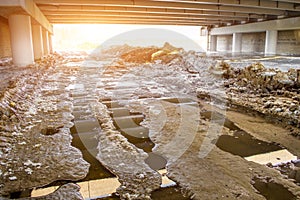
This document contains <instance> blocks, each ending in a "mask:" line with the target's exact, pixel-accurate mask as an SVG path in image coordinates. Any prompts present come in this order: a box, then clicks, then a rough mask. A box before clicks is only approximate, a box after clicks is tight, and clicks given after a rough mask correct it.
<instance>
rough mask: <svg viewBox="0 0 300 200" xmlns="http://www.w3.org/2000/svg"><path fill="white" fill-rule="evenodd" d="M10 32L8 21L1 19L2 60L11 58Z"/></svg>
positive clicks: (0, 45) (0, 52)
mask: <svg viewBox="0 0 300 200" xmlns="http://www.w3.org/2000/svg"><path fill="white" fill-rule="evenodd" d="M11 56H12V53H11V46H10V32H9V27H8V20H7V19H5V18H3V17H0V58H4V57H11Z"/></svg>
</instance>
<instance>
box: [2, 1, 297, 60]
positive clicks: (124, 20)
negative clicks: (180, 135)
mask: <svg viewBox="0 0 300 200" xmlns="http://www.w3.org/2000/svg"><path fill="white" fill-rule="evenodd" d="M0 16H1V17H0V18H1V20H0V23H1V25H3V26H2V28H1V29H2V30H1V31H2V32H3V33H7V30H9V31H10V33H7V34H2V35H1V38H0V40H1V41H3V42H2V45H1V46H0V49H2V51H4V50H3V49H11V52H12V53H11V54H12V56H13V57H14V62H15V63H16V64H20V65H22V64H28V63H32V62H34V59H39V58H40V57H41V56H42V55H45V54H47V53H49V52H51V51H52V48H51V36H52V32H53V31H52V24H82V23H85V24H93V23H96V24H149V25H180V26H184V25H186V26H199V28H200V27H201V29H202V30H203V29H204V30H205V33H206V34H207V36H208V47H207V49H208V50H211V51H215V50H218V49H219V48H218V47H217V43H219V47H220V41H219V42H218V40H220V38H222V37H223V36H228V35H231V36H230V37H231V39H228V41H227V43H228V44H229V43H230V45H232V47H231V46H230V45H227V47H226V48H225V49H223V50H230V51H233V52H240V51H242V47H241V46H242V45H241V39H242V35H243V34H244V35H245V34H246V33H252V32H253V33H256V32H265V34H266V36H265V43H266V45H267V44H268V45H271V46H266V47H265V53H276V45H274V44H273V43H274V41H277V35H278V33H277V32H278V31H283V30H294V31H296V32H295V34H294V35H296V36H297V34H298V32H297V30H299V29H300V28H299V26H300V25H299V24H300V21H299V17H300V1H299V0H113V1H107V0H85V1H81V0H3V1H1V2H0ZM21 29H22V30H23V32H24V33H22V34H20V31H18V30H21ZM26 30H27V33H26ZM268 31H269V32H268ZM270 31H273V32H270ZM6 35H8V36H6ZM267 36H268V37H267ZM4 37H6V38H5V39H3V38H4ZM7 37H9V38H7ZM218 37H219V39H218ZM5 41H11V42H10V43H9V44H8V43H7V42H6V43H5ZM231 43H232V44H231ZM275 43H276V42H275ZM30 44H31V45H30ZM3 46H4V47H3ZM22 46H24V47H23V48H22ZM28 47H30V48H32V50H30V51H27V52H29V53H28V55H27V56H26V57H22V58H21V57H20V55H18V54H19V53H18V52H24V50H25V48H28ZM0 54H1V55H0V56H1V57H3V56H5V55H6V54H5V53H1V52H0ZM7 55H9V53H8V54H7ZM18 58H19V59H18ZM25 58H26V59H25ZM19 60H22V62H21V61H19ZM24 60H27V61H26V62H24Z"/></svg>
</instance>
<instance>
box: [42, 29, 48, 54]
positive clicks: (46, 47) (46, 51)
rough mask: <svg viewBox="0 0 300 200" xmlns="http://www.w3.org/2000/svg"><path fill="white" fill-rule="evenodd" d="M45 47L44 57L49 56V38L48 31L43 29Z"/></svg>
mask: <svg viewBox="0 0 300 200" xmlns="http://www.w3.org/2000/svg"><path fill="white" fill-rule="evenodd" d="M43 47H44V55H48V54H49V38H48V31H47V30H45V29H43Z"/></svg>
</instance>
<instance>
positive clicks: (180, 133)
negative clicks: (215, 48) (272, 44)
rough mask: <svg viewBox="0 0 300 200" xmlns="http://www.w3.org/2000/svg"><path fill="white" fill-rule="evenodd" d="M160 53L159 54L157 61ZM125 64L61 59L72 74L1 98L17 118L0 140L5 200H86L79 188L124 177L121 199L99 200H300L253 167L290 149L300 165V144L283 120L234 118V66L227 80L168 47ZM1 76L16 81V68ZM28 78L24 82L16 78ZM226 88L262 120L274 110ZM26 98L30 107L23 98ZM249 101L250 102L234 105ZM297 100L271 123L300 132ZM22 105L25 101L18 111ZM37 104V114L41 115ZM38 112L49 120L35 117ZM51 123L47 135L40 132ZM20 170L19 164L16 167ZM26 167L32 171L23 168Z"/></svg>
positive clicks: (285, 184)
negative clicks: (258, 159) (39, 192)
mask: <svg viewBox="0 0 300 200" xmlns="http://www.w3.org/2000/svg"><path fill="white" fill-rule="evenodd" d="M158 50H159V51H160V54H155V53H157V51H158ZM114 52H115V51H111V52H106V53H110V54H114ZM121 52H123V53H120V55H119V54H118V55H110V57H109V59H108V60H105V59H107V58H105V57H101V59H100V58H95V59H91V58H89V59H87V60H84V61H83V60H82V58H78V55H77V56H75V57H72V56H71V55H69V56H66V60H64V59H63V58H61V57H60V58H59V59H60V60H61V61H62V63H65V65H62V63H56V62H55V61H53V59H52V60H51V59H48V60H46V61H44V63H40V64H41V65H44V66H45V69H44V70H45V74H46V75H45V74H44V75H39V74H36V75H35V76H33V77H35V79H28V78H27V79H28V80H29V81H27V82H26V81H25V82H22V81H21V82H20V83H18V82H16V83H15V84H11V83H9V82H8V79H7V80H5V83H6V84H3V88H2V89H3V90H2V91H6V90H7V91H9V92H10V93H9V95H8V94H7V93H5V92H2V93H1V94H3V95H4V96H5V95H6V96H5V98H6V99H5V98H3V99H4V100H3V99H2V100H3V101H2V103H3V104H4V105H6V106H8V107H5V108H4V109H2V110H1V117H2V118H1V120H2V121H3V122H5V123H4V125H3V123H2V124H1V125H2V126H1V128H2V129H3V130H2V129H1V135H0V136H1V137H0V148H1V152H2V151H3V154H2V153H1V152H0V153H1V163H0V165H1V168H0V176H1V178H2V180H1V185H0V192H1V194H2V195H3V199H5V198H7V199H9V197H10V198H13V197H15V198H20V197H22V196H23V197H25V199H26V196H30V191H31V189H33V188H35V187H49V186H60V187H59V189H57V190H56V191H55V192H53V193H51V194H48V195H46V196H44V197H37V198H33V199H83V197H82V194H80V193H79V189H80V188H79V186H78V185H76V184H74V183H78V184H80V183H82V182H84V181H90V180H101V179H104V178H108V177H117V178H118V181H119V182H120V186H119V187H118V188H117V189H116V191H115V193H113V194H104V195H108V196H106V197H105V196H102V197H95V199H174V200H175V199H180V200H182V199H183V200H184V199H201V200H205V199H228V200H229V199H230V200H232V199H241V200H247V199H249V200H253V199H267V200H279V199H283V200H285V199H287V200H288V199H291V200H294V199H295V200H296V199H300V189H299V185H297V184H296V183H295V181H293V180H291V179H288V178H287V177H286V176H285V174H280V173H279V172H278V171H277V170H276V169H274V168H273V167H270V165H268V166H269V167H268V166H265V165H261V164H258V163H255V162H252V161H247V160H246V159H245V158H246V157H249V156H253V155H258V154H264V153H269V152H274V151H278V150H283V149H287V150H288V151H290V152H291V153H292V154H294V155H297V156H298V158H299V152H300V149H299V148H300V141H299V140H298V139H297V138H296V137H294V136H292V135H291V134H290V130H288V129H286V128H285V127H283V126H282V124H276V120H275V121H270V120H267V119H265V118H264V117H262V116H260V115H259V116H256V115H252V114H251V113H247V111H246V109H245V110H243V109H241V107H238V110H234V109H229V110H227V112H224V110H225V111H226V109H224V107H225V108H226V106H225V105H224V96H225V95H224V93H222V91H220V90H223V91H226V92H228V91H230V90H227V89H226V87H225V88H222V87H221V86H222V85H223V84H224V81H223V78H224V79H227V81H225V85H226V83H228V82H230V79H231V78H233V79H234V78H236V77H235V70H234V69H231V68H230V67H228V66H227V65H224V66H225V70H224V69H221V73H220V69H219V68H218V67H220V66H219V65H217V67H212V68H209V67H208V65H210V66H211V65H214V64H216V63H215V60H214V59H215V58H212V57H210V58H209V57H203V55H198V54H197V53H195V52H184V51H183V50H182V49H177V48H175V47H174V48H173V47H171V46H170V45H169V44H168V45H165V47H163V48H161V49H160V48H158V49H157V48H150V49H149V48H141V49H139V48H130V47H129V46H126V47H124V48H123V50H122V51H121ZM137 52H138V55H143V56H137ZM174 52H175V53H174ZM153 53H154V54H155V56H153ZM67 57H68V58H67ZM116 57H117V59H116ZM111 58H114V59H113V60H112V59H111ZM153 58H155V59H153ZM82 61H83V62H82ZM112 61H113V63H112ZM116 61H117V62H116ZM68 62H69V64H67V63H68ZM146 62H147V63H146ZM51 63H52V65H51ZM56 65H57V66H58V67H57V68H56V67H55V66H56ZM51 66H52V67H53V68H51ZM224 66H223V65H222V66H221V67H224ZM257 66H258V67H260V65H255V66H254V67H257ZM36 67H37V66H36ZM252 67H253V66H252ZM49 69H50V72H49V71H47V70H49ZM51 69H52V71H51ZM69 69H70V70H69ZM251 69H252V68H251ZM218 70H219V71H218ZM34 71H35V68H34V69H32V68H28V69H27V68H24V71H21V72H20V73H21V76H24V77H25V78H24V80H26V77H27V76H28V75H29V74H31V73H32V72H34ZM2 72H5V73H8V71H7V69H6V68H3V70H2ZM223 73H225V75H224V74H223ZM251 73H252V72H251ZM278 74H279V75H280V77H281V75H282V77H283V78H284V80H287V79H289V77H288V78H286V76H285V74H280V73H278ZM278 74H277V75H278ZM292 74H294V73H292ZM216 75H217V78H216ZM220 75H221V76H220ZM246 75H247V74H246ZM246 75H245V77H247V76H246ZM277 75H276V76H277ZM279 75H278V76H279ZM21 76H20V74H18V73H17V72H15V73H14V72H13V73H9V76H8V77H10V78H9V79H17V78H19V77H21ZM251 76H252V75H251ZM220 77H221V78H220ZM282 77H281V78H282ZM40 80H42V81H40ZM280 80H281V79H280ZM259 81H262V80H260V79H259ZM30 82H33V83H31V84H30ZM276 83H277V82H276ZM18 84H19V85H18ZM22 84H25V85H26V84H27V85H28V87H27V88H26V89H25V88H23V89H21V90H20V91H21V92H19V93H18V92H15V90H13V88H14V87H17V86H18V87H19V88H22V87H21V85H22ZM251 84H252V83H251ZM36 86H37V87H36ZM227 86H230V87H231V88H230V89H232V90H233V91H234V92H233V93H234V95H231V96H229V99H227V100H229V102H230V103H233V104H236V105H242V106H244V107H246V108H249V109H251V110H255V111H257V112H264V111H265V110H266V109H267V108H264V109H263V110H260V109H258V108H257V107H251V106H252V105H254V104H255V101H256V100H257V97H259V95H260V94H261V93H260V92H261V91H259V92H258V93H259V95H258V96H255V95H254V96H255V97H254V96H252V97H253V99H251V102H250V103H245V102H246V99H247V98H249V95H248V94H247V92H249V91H250V93H249V94H252V93H251V91H252V89H253V88H252V87H253V85H248V86H247V87H249V88H248V89H247V90H245V91H244V89H241V88H240V87H237V86H236V85H234V83H229V84H227ZM279 86H280V87H281V85H279ZM10 87H11V88H10ZM197 88H200V90H197ZM220 88H221V89H220ZM236 88H238V90H235V89H236ZM23 90H24V91H25V93H26V94H27V95H29V94H30V98H29V97H28V96H26V95H25V96H24V94H22V91H23ZM24 91H23V92H24ZM199 91H200V92H199ZM207 91H209V92H207ZM216 91H217V92H216ZM237 91H238V92H237ZM241 91H244V92H241ZM30 92H31V93H30ZM205 92H207V93H205ZM240 92H241V93H242V94H244V95H243V96H242V98H241V99H235V98H236V96H238V95H239V94H241V93H240ZM294 92H295V91H294V89H293V88H292V89H290V90H287V91H286V92H285V94H286V95H287V96H288V99H287V100H285V101H284V102H283V105H284V107H283V108H282V109H283V110H282V112H280V113H281V114H278V113H275V114H274V113H271V114H270V113H269V112H264V113H263V114H264V115H263V116H269V117H271V118H272V117H273V118H274V117H276V116H278V117H279V118H280V116H283V117H284V118H286V119H287V122H288V121H291V120H294V119H295V116H297V112H296V111H297V109H298V107H297V105H298V104H297V101H298V100H297V99H295V98H292V97H290V95H292V94H294ZM207 94H208V95H207ZM197 95H198V97H200V98H202V97H205V95H206V97H207V96H209V100H210V101H209V102H208V104H207V103H206V102H204V101H203V100H200V99H199V98H197ZM247 95H248V96H247ZM268 95H269V96H268V99H265V100H266V101H264V103H266V102H267V101H269V100H272V102H271V103H270V105H273V104H274V105H275V107H274V110H276V109H277V110H278V107H279V104H278V102H277V100H276V99H275V100H274V99H272V98H273V97H272V94H271V93H270V94H268ZM275 96H276V95H275ZM16 97H17V98H18V99H17V101H12V100H14V98H16ZM269 97H272V98H269ZM230 98H232V99H233V100H234V101H232V99H230ZM276 98H277V96H276ZM24 99H25V100H26V101H28V105H27V104H26V103H25V104H24V105H25V106H28V107H24V108H26V109H23V110H29V111H30V112H29V113H25V114H24V112H23V111H22V109H19V110H20V111H19V110H18V108H21V106H20V105H21V103H20V102H22V100H23V101H24ZM204 99H205V98H204ZM26 101H25V102H26ZM274 102H275V103H274ZM289 102H292V103H294V104H295V105H293V106H290V105H289ZM32 103H37V105H38V107H37V108H36V107H30V106H29V105H30V104H32ZM260 103H261V102H258V104H257V105H260ZM277 104H278V105H277ZM268 105H269V104H268ZM1 106H2V104H1ZM56 106H58V107H59V109H57V107H56ZM258 107H259V106H258ZM1 108H2V107H1ZM6 108H9V109H6ZM16 108H17V109H16ZM235 108H237V107H235ZM35 109H40V110H38V112H37V113H35ZM291 109H292V111H293V113H291V114H290V115H289V112H288V110H291ZM7 111H9V112H7ZM21 111H22V112H21ZM276 112H277V111H276ZM38 115H39V116H40V117H36V116H38ZM24 116H25V117H24ZM32 116H33V117H32ZM26 117H31V118H26ZM19 118H24V119H25V120H24V122H23V121H22V120H20V119H19ZM279 118H278V119H279ZM276 119H277V118H276ZM40 121H42V123H41V126H34V127H31V125H32V124H33V123H34V124H35V123H40ZM6 123H8V125H7V124H6ZM14 124H17V125H19V126H20V128H17V129H16V128H14V126H12V125H14ZM290 126H291V127H293V128H297V126H295V125H294V124H290ZM24 127H25V129H24V130H22V128H24ZM295 130H297V129H293V131H295ZM27 132H28V133H27ZM22 134H24V136H26V137H23V136H22ZM32 136H34V137H32ZM24 142H25V143H24ZM12 144H14V145H12ZM32 147H33V149H35V148H37V149H36V151H33V150H32ZM49 151H50V152H51V153H49ZM42 154H43V155H44V156H42ZM2 155H5V156H2ZM10 158H13V159H10ZM19 158H22V159H20V161H19V162H20V163H18V162H15V161H16V159H19ZM11 161H12V162H11ZM3 163H4V164H5V165H6V167H3V166H5V165H4V164H3ZM22 164H23V165H24V164H25V166H26V169H25V168H24V170H23V168H22V169H21V168H20V167H21V166H23V165H22ZM59 164H60V165H59ZM18 167H19V169H21V170H18ZM160 169H166V170H167V176H168V177H169V178H170V179H171V180H173V181H175V185H171V186H169V187H166V186H164V187H162V186H161V184H162V175H161V174H159V173H158V170H160ZM23 171H24V172H23ZM43 177H44V178H43ZM45 177H46V178H45ZM1 198H2V197H1ZM27 199H28V198H27Z"/></svg>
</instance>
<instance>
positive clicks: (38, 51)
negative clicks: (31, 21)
mask: <svg viewBox="0 0 300 200" xmlns="http://www.w3.org/2000/svg"><path fill="white" fill-rule="evenodd" d="M42 31H43V30H42V27H41V26H40V25H32V39H33V50H34V59H40V58H41V57H42V56H43V55H44V47H43V34H42Z"/></svg>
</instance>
